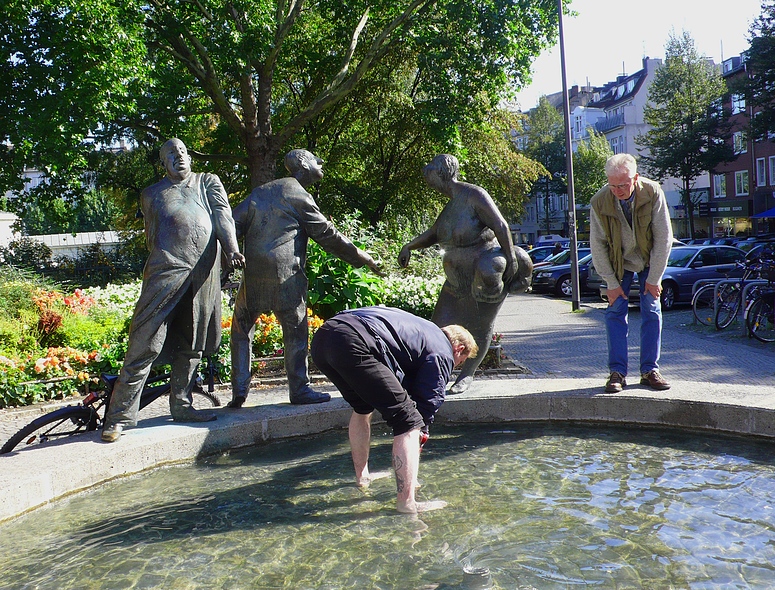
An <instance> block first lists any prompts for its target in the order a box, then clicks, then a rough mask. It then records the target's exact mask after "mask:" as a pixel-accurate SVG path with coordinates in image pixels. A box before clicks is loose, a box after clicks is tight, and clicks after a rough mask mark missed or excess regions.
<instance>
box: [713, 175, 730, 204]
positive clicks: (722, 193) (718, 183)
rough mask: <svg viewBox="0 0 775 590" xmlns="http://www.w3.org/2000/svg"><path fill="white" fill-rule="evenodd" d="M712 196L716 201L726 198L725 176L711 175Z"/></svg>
mask: <svg viewBox="0 0 775 590" xmlns="http://www.w3.org/2000/svg"><path fill="white" fill-rule="evenodd" d="M713 196H715V197H716V198H717V199H721V198H723V197H726V196H727V177H726V175H725V174H714V175H713Z"/></svg>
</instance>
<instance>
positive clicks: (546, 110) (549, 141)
mask: <svg viewBox="0 0 775 590" xmlns="http://www.w3.org/2000/svg"><path fill="white" fill-rule="evenodd" d="M525 152H526V155H528V156H529V157H531V158H532V159H534V160H535V161H536V162H538V163H539V164H541V165H542V166H543V167H544V168H545V170H546V173H544V174H543V177H542V178H541V179H540V180H538V181H537V182H536V183H535V184H534V185H533V191H532V192H533V195H534V196H536V197H539V196H543V198H544V219H545V221H546V233H551V232H550V221H551V211H550V209H549V196H550V195H551V194H552V193H555V194H558V193H562V192H563V191H565V190H566V188H565V182H564V181H563V180H562V179H563V178H564V176H565V172H566V170H567V167H566V166H565V126H564V123H563V119H562V115H561V114H560V113H559V111H558V110H557V109H556V108H554V107H553V106H552V104H551V103H550V102H549V100H548V99H547V98H546V96H542V97H541V98H539V99H538V106H536V108H534V109H533V110H532V111H530V113H529V114H528V122H527V148H526V149H525Z"/></svg>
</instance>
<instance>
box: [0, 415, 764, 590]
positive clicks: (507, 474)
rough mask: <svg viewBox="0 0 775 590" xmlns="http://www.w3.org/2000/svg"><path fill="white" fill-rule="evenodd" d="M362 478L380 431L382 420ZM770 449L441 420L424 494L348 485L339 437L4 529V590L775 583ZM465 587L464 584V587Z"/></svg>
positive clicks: (644, 434)
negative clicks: (484, 575)
mask: <svg viewBox="0 0 775 590" xmlns="http://www.w3.org/2000/svg"><path fill="white" fill-rule="evenodd" d="M374 435H375V440H374V441H373V443H372V461H371V466H372V470H373V471H376V470H379V469H388V468H389V466H390V448H391V446H390V445H391V443H392V438H391V437H390V436H389V435H388V434H387V432H386V431H385V430H383V429H382V427H376V428H375V432H374ZM771 455H772V453H771V444H768V443H756V442H746V441H742V440H739V439H723V438H721V439H720V438H718V437H715V436H712V435H707V434H694V435H681V434H675V433H666V432H654V431H643V430H637V429H630V430H624V429H621V430H617V429H605V430H602V429H600V430H595V429H590V428H554V427H546V426H532V425H528V426H526V425H519V426H517V425H494V426H465V427H436V428H434V431H433V436H432V438H431V440H430V442H429V443H428V446H427V447H426V450H425V451H424V452H423V456H422V464H421V467H420V480H421V483H422V484H423V485H422V488H421V490H420V492H419V499H437V498H438V499H444V500H446V501H447V502H449V506H448V507H447V508H445V509H444V510H440V511H435V512H429V513H426V514H423V515H420V517H419V518H413V517H409V516H404V515H399V514H398V513H396V512H395V481H394V479H393V478H392V477H391V478H390V479H384V480H378V481H376V482H374V484H373V485H372V488H371V489H369V490H367V491H361V490H359V489H357V488H355V487H354V485H353V484H352V466H351V463H350V456H349V447H348V445H347V436H346V433H344V432H343V431H339V432H332V433H326V434H323V435H319V436H316V437H313V438H305V439H297V440H293V441H285V442H278V443H272V444H269V445H265V446H262V447H259V448H256V449H253V450H250V451H240V452H235V453H231V454H229V455H224V456H221V457H218V458H214V459H212V460H209V461H207V462H204V463H200V464H197V465H194V466H186V467H174V468H169V469H163V470H159V471H156V472H153V473H151V474H148V475H145V476H141V477H137V478H133V479H129V480H123V481H119V482H115V483H112V484H109V485H106V486H103V487H101V488H99V489H98V490H95V491H93V492H90V493H87V494H83V495H80V496H77V497H73V498H70V499H68V500H66V501H62V502H59V503H56V504H54V505H53V506H51V507H50V508H46V509H42V510H38V511H36V512H34V513H32V514H29V515H27V516H25V517H22V518H19V519H17V520H15V521H13V522H11V523H7V524H6V525H3V526H2V527H0V587H1V588H14V589H23V588H38V589H48V588H51V589H57V590H59V589H65V588H77V589H88V588H172V589H176V588H224V589H226V588H228V589H232V588H246V589H247V588H251V589H253V588H255V589H264V588H267V589H268V588H287V589H294V590H297V589H305V588H324V589H340V588H358V589H364V588H380V589H382V588H384V589H391V590H392V589H401V590H405V589H407V590H408V589H425V590H430V589H433V588H438V589H439V590H441V589H451V588H472V587H480V586H476V585H475V584H472V583H470V582H468V580H469V579H471V577H470V576H469V577H467V576H466V575H465V573H464V572H465V571H466V570H467V569H471V568H487V569H488V570H489V572H490V575H489V579H490V583H491V586H490V587H492V588H538V589H541V590H543V589H555V588H557V589H560V588H562V589H565V588H582V587H586V586H593V587H596V588H697V589H704V588H708V589H710V588H714V589H715V588H720V587H724V588H771V587H772V586H773V580H775V566H774V565H773V564H775V517H774V516H773V509H772V506H773V504H774V503H775V468H774V465H773V461H772V460H771V459H770V457H771ZM466 584H468V585H466Z"/></svg>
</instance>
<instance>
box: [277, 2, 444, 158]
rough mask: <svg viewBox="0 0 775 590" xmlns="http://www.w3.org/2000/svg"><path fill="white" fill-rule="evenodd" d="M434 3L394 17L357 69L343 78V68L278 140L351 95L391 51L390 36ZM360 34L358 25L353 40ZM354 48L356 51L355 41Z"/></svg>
mask: <svg viewBox="0 0 775 590" xmlns="http://www.w3.org/2000/svg"><path fill="white" fill-rule="evenodd" d="M433 3H435V0H414V1H413V2H412V3H411V4H410V5H409V6H408V7H407V8H406V9H405V10H404V12H402V13H401V14H400V15H399V16H397V17H396V18H394V19H393V21H392V22H390V24H388V25H387V26H386V27H385V28H384V29H383V30H382V32H381V33H380V34H379V35H378V36H377V38H376V39H374V41H372V43H371V46H370V47H369V49H368V50H367V51H366V54H365V55H364V56H363V59H361V61H360V62H359V63H358V66H357V67H356V68H355V71H354V72H353V73H352V74H350V75H349V76H347V75H346V70H345V74H344V75H343V76H341V77H340V74H341V73H342V72H341V71H340V74H338V75H337V77H336V78H334V80H333V81H332V82H331V84H329V86H328V87H326V89H325V90H323V91H322V92H321V93H320V94H319V95H318V96H317V97H316V98H315V100H313V101H312V104H310V106H309V107H307V109H306V110H305V111H303V112H301V113H299V114H298V115H296V117H294V118H293V119H291V120H290V121H289V122H288V123H287V124H286V125H285V126H284V127H283V129H282V131H281V132H280V133H279V134H278V135H277V141H278V142H279V143H280V144H281V145H282V143H284V142H285V141H288V140H289V139H290V138H291V137H292V136H293V135H294V134H295V133H296V132H297V131H298V130H299V129H301V128H302V127H303V126H304V125H306V124H307V123H308V122H309V121H311V120H312V119H313V118H315V117H316V116H317V115H318V114H320V113H321V112H322V111H324V110H325V109H327V108H328V107H330V106H331V105H333V104H335V103H337V102H339V101H340V100H342V99H343V98H344V97H345V96H347V94H349V93H350V91H352V89H353V88H354V87H355V86H356V85H357V84H358V82H360V80H361V78H363V76H364V75H365V74H366V72H367V71H368V70H369V69H370V68H371V66H372V64H373V63H374V62H375V61H377V60H378V59H379V58H380V57H382V56H383V55H384V54H385V53H386V52H387V49H388V48H389V47H390V36H391V35H392V34H393V33H394V32H395V31H396V30H397V29H399V28H400V27H401V26H403V25H404V23H405V22H406V21H407V20H409V19H410V18H411V17H412V15H414V13H415V12H417V11H418V10H419V9H422V8H423V7H425V6H428V5H431V4H433ZM366 16H367V15H366V14H364V16H363V17H361V22H359V24H358V27H360V28H362V25H363V24H365V23H364V22H363V21H364V18H365V17H366ZM359 33H360V29H359V28H356V31H355V32H354V33H353V41H354V42H356V43H357V39H358V34H359ZM351 49H353V50H354V47H353V46H352V44H351ZM348 55H351V53H350V52H348ZM346 59H348V58H346ZM348 61H349V59H348ZM346 67H348V64H347V62H346V63H345V64H344V65H343V69H345V68H346Z"/></svg>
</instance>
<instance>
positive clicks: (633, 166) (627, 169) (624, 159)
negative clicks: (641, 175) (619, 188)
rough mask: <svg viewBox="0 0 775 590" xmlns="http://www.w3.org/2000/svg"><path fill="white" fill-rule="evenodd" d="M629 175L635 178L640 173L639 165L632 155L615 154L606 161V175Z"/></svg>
mask: <svg viewBox="0 0 775 590" xmlns="http://www.w3.org/2000/svg"><path fill="white" fill-rule="evenodd" d="M621 173H627V174H628V175H629V177H630V178H634V177H635V175H636V174H637V173H638V163H637V162H636V161H635V158H634V157H633V156H632V155H631V154H615V155H613V156H611V157H610V158H608V159H607V160H606V161H605V175H606V176H613V175H614V174H621Z"/></svg>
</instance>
